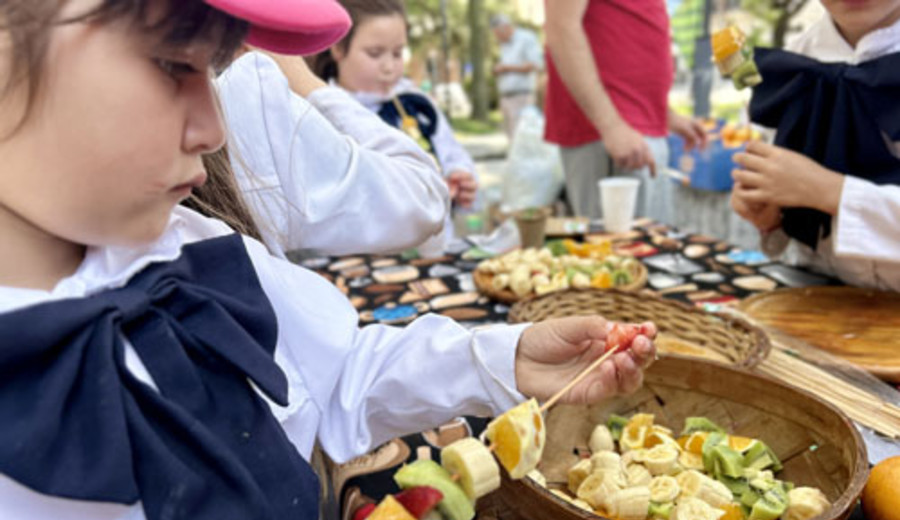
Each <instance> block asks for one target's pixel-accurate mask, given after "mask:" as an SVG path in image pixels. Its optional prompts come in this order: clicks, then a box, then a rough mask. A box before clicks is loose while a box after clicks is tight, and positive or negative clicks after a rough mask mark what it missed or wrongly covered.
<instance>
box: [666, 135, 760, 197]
mask: <svg viewBox="0 0 900 520" xmlns="http://www.w3.org/2000/svg"><path fill="white" fill-rule="evenodd" d="M742 150H744V146H740V147H738V148H725V146H723V145H722V140H721V139H714V140H712V141H710V143H709V146H707V147H706V149H705V150H696V149H695V150H691V151H689V152H685V151H684V139H682V138H681V136H677V135H670V136H669V167H670V168H673V169H675V170H678V171H680V172H681V173H683V174H685V175H687V176H689V177H690V179H691V187H692V188H695V189H698V190H706V191H731V188H732V186H733V185H734V181H733V180H732V178H731V171H732V170H733V169H734V168H736V167H737V165H736V164H735V162H734V154H736V153H737V152H740V151H742Z"/></svg>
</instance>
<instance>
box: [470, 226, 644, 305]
mask: <svg viewBox="0 0 900 520" xmlns="http://www.w3.org/2000/svg"><path fill="white" fill-rule="evenodd" d="M473 279H474V281H475V286H476V287H477V288H478V290H479V291H480V292H481V293H482V294H485V295H487V296H489V297H491V298H494V299H496V300H499V301H502V302H506V303H514V302H517V301H519V300H521V299H524V298H528V297H531V296H541V295H544V294H548V293H551V292H555V291H561V290H565V289H569V288H576V289H577V288H595V289H612V288H616V289H621V290H626V291H636V290H639V289H641V288H643V287H644V286H645V285H646V283H647V268H646V267H645V266H644V264H642V263H641V262H640V261H639V260H637V259H636V258H634V257H632V256H625V255H618V254H613V252H612V246H611V244H610V243H609V242H602V243H599V244H582V243H579V242H575V241H573V240H568V239H567V240H560V241H556V242H551V243H548V246H547V247H543V248H540V249H537V248H527V249H517V250H514V251H511V252H509V253H506V254H504V255H502V256H499V257H495V258H491V259H488V260H484V261H482V262H481V263H480V264H478V267H477V268H476V269H475V272H474V274H473Z"/></svg>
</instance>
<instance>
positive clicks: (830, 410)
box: [480, 357, 868, 520]
mask: <svg viewBox="0 0 900 520" xmlns="http://www.w3.org/2000/svg"><path fill="white" fill-rule="evenodd" d="M636 412H646V413H652V414H654V415H655V416H656V422H657V423H658V424H662V425H664V426H668V427H671V428H672V429H674V430H676V431H678V430H680V429H681V427H682V425H683V423H684V419H685V418H686V417H690V416H705V417H708V418H710V419H711V420H713V421H715V422H717V423H718V424H719V425H720V426H722V427H723V428H725V429H726V430H727V431H728V432H729V433H733V434H736V435H742V436H748V437H753V438H758V439H761V440H762V441H764V442H765V443H766V444H768V445H769V446H770V447H771V448H772V450H773V451H774V452H775V454H776V455H778V457H779V458H780V459H781V461H782V462H783V464H784V469H783V470H782V471H780V472H779V473H777V474H776V477H777V478H779V479H783V480H789V481H791V482H793V483H794V484H795V485H797V486H814V487H818V488H819V489H821V490H822V492H824V493H825V495H826V496H827V497H828V500H829V501H830V502H831V504H832V505H831V508H830V509H829V510H828V511H827V513H826V514H824V515H821V516H818V517H816V520H837V519H845V518H847V517H848V516H849V515H850V513H851V512H852V510H853V508H854V506H855V505H856V501H857V499H858V498H859V496H860V494H861V493H862V490H863V486H864V485H865V483H866V478H867V476H868V458H867V455H866V447H865V444H864V443H863V441H862V438H861V437H860V435H859V433H858V432H857V431H856V428H855V427H854V426H853V424H852V423H851V422H850V420H849V419H847V417H846V416H844V415H843V414H842V413H841V412H840V411H838V410H837V409H836V408H834V407H832V406H831V405H829V404H827V403H826V402H824V401H822V400H820V399H818V398H816V397H815V396H813V395H812V394H809V393H806V392H804V391H802V390H799V389H797V388H794V387H792V386H789V385H785V384H783V383H781V382H778V381H776V380H774V379H770V378H767V377H763V376H759V375H755V374H752V373H750V372H747V371H744V370H740V369H736V368H731V367H728V366H726V365H722V364H719V363H712V362H706V361H697V360H688V359H684V358H675V357H664V358H662V359H660V360H659V361H657V362H656V363H655V364H654V365H653V366H652V367H650V369H649V370H648V371H647V372H646V377H645V384H644V387H643V388H642V389H641V390H640V391H638V392H637V393H636V394H634V395H631V396H628V397H621V398H616V399H613V400H610V401H607V402H605V403H602V404H598V405H593V406H563V405H558V406H555V407H553V408H551V409H550V411H549V412H548V413H547V416H546V423H547V444H546V447H545V450H544V455H543V458H542V461H541V464H540V466H539V469H540V471H541V472H542V473H543V474H544V476H545V477H546V478H547V485H548V487H550V488H554V487H555V488H561V489H564V488H565V486H566V481H567V479H566V472H567V470H568V468H570V467H571V466H572V465H573V464H574V463H575V462H577V461H578V460H579V457H578V455H576V450H587V441H588V437H589V436H590V434H591V431H592V430H593V428H594V426H595V425H596V424H598V423H605V422H606V419H607V417H608V416H609V414H610V413H618V414H621V415H626V416H627V415H631V414H633V413H636ZM504 478H505V480H504V482H503V485H502V486H501V488H500V489H499V490H498V491H497V492H495V493H493V494H492V495H489V496H488V497H485V498H486V499H487V500H484V502H485V503H484V504H482V505H481V506H480V509H481V510H482V511H483V516H484V517H491V516H494V517H496V518H498V519H501V520H547V519H554V520H586V519H596V518H599V517H598V516H597V515H595V514H592V513H590V512H587V511H585V510H583V509H579V508H578V507H576V506H574V505H572V504H570V503H568V502H566V501H565V500H563V499H561V498H559V497H556V496H554V495H553V494H552V493H550V492H549V491H548V490H547V489H546V488H543V487H541V486H539V485H538V484H536V483H535V482H534V481H533V480H531V479H528V478H525V479H522V480H516V481H512V480H509V479H506V477H505V475H504Z"/></svg>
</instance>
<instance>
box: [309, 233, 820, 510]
mask: <svg viewBox="0 0 900 520" xmlns="http://www.w3.org/2000/svg"><path fill="white" fill-rule="evenodd" d="M576 238H578V239H581V240H585V241H594V240H602V239H610V238H611V239H614V244H615V248H616V251H619V252H625V253H628V254H632V255H634V256H635V257H638V258H640V259H641V261H643V262H644V264H645V265H646V266H647V268H648V271H649V277H648V289H649V290H651V291H653V292H655V293H658V294H660V295H662V296H664V297H666V298H672V299H676V300H680V301H682V302H688V303H691V304H694V305H698V306H703V307H705V308H708V309H711V310H714V309H716V308H718V307H720V306H726V305H733V304H735V303H737V302H738V301H740V300H741V299H743V298H746V297H748V296H751V295H753V294H756V293H759V292H764V291H770V290H773V289H776V288H779V287H802V286H809V285H831V284H837V282H836V281H835V280H831V279H828V278H825V277H822V276H820V275H816V274H812V273H809V272H807V271H803V270H800V269H795V268H792V267H788V266H786V265H783V264H780V263H777V262H772V261H770V260H769V259H768V258H766V257H765V256H764V255H762V254H761V253H759V252H757V251H744V250H741V249H739V248H736V247H734V246H732V245H730V244H728V243H727V242H723V241H720V240H717V239H715V238H711V237H708V236H702V235H687V234H682V233H679V232H678V231H677V230H675V229H673V228H671V227H669V226H665V225H661V224H657V223H654V222H652V221H646V220H645V221H639V222H637V223H636V226H635V228H634V230H633V231H632V232H630V233H626V234H624V235H616V236H613V237H610V236H608V235H602V234H600V233H588V234H587V235H586V236H582V237H576ZM471 249H472V248H471V245H470V244H468V243H467V242H465V241H462V240H461V241H459V243H456V244H453V246H452V247H451V248H450V252H448V254H447V255H446V256H443V257H440V258H433V259H418V258H407V257H404V256H352V257H341V258H329V257H307V258H304V259H300V260H297V261H298V263H300V264H301V265H303V266H305V267H307V268H310V269H313V270H315V271H317V272H318V273H320V274H321V275H322V276H324V277H326V278H328V279H329V280H330V281H331V282H332V283H334V284H335V285H336V286H337V287H338V288H339V289H340V290H341V291H342V292H344V293H345V294H346V295H347V297H348V298H349V299H350V301H351V302H352V303H353V305H354V306H355V307H356V308H357V309H358V311H359V313H360V321H361V324H362V325H366V324H370V323H388V324H402V323H405V322H408V321H411V320H413V319H415V317H417V316H419V315H421V314H424V313H427V312H434V313H437V314H442V315H445V316H449V317H451V318H453V319H455V320H457V321H459V322H461V323H462V324H463V325H465V326H470V327H474V326H480V325H484V324H486V323H497V322H506V318H507V314H508V311H509V307H508V306H507V305H504V304H500V303H496V302H494V301H491V300H489V299H488V298H486V297H484V296H482V295H480V294H479V293H478V292H477V291H476V288H475V285H474V282H473V280H472V272H473V271H474V270H475V268H476V266H477V265H478V262H479V261H480V260H478V259H473V258H471V256H470V255H471V251H470V250H471ZM485 424H486V421H485V420H482V419H475V418H466V419H459V420H458V421H456V422H453V423H450V424H448V425H445V426H442V427H441V428H438V429H435V430H431V431H428V432H424V433H420V434H416V435H410V436H407V437H404V438H402V439H394V440H393V441H391V442H389V443H387V444H385V445H383V446H381V447H380V448H378V449H377V450H376V451H375V452H373V453H371V454H369V455H366V456H364V457H361V458H359V459H356V460H354V461H352V462H350V463H348V464H345V465H342V466H339V467H336V468H333V470H332V471H331V472H330V473H331V474H330V478H331V482H330V487H331V488H332V489H334V490H337V495H338V496H337V497H335V498H336V499H337V500H338V502H339V503H340V504H341V506H340V510H341V516H342V517H343V518H345V519H348V520H349V519H350V518H352V512H353V511H354V510H355V509H356V507H358V505H359V504H361V503H362V502H363V501H365V500H367V498H365V497H373V498H380V497H381V496H383V495H384V494H386V493H393V492H395V491H397V489H396V487H395V485H394V483H393V481H392V476H393V473H394V472H395V470H396V468H397V466H399V465H400V464H402V463H403V462H405V461H407V460H408V459H416V458H421V457H426V456H431V457H435V458H438V457H439V453H440V448H441V447H442V446H445V445H447V444H449V443H450V442H453V441H455V440H457V439H459V438H461V437H464V436H468V435H472V434H473V432H474V433H477V432H480V431H481V430H482V429H483V427H484V425H485ZM438 460H439V458H438ZM328 516H333V515H328Z"/></svg>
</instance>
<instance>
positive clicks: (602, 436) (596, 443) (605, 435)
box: [588, 424, 615, 453]
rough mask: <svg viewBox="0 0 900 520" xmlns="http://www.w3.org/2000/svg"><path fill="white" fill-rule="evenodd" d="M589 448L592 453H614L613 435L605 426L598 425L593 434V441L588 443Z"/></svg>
mask: <svg viewBox="0 0 900 520" xmlns="http://www.w3.org/2000/svg"><path fill="white" fill-rule="evenodd" d="M588 447H589V448H590V449H591V453H597V452H600V451H612V450H614V449H615V446H614V445H613V438H612V433H610V431H609V428H607V427H606V425H605V424H598V425H597V427H596V428H594V431H593V432H591V439H590V441H588Z"/></svg>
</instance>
